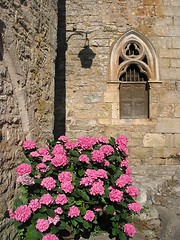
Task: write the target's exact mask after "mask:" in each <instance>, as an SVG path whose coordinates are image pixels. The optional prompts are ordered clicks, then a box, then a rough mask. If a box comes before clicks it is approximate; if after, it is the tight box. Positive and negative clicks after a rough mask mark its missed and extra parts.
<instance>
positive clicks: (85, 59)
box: [66, 29, 96, 68]
mask: <svg viewBox="0 0 180 240" xmlns="http://www.w3.org/2000/svg"><path fill="white" fill-rule="evenodd" d="M68 32H73V33H72V34H71V35H70V36H69V37H68V38H67V40H66V43H67V42H68V41H69V39H70V38H71V37H72V36H74V35H81V36H82V37H83V36H84V34H85V44H84V47H83V49H82V50H81V51H80V52H79V54H78V57H79V59H80V61H81V66H82V68H91V66H92V63H93V59H94V58H95V56H96V54H95V53H94V52H93V50H92V49H91V48H90V46H89V38H88V34H89V33H90V32H83V31H77V30H76V29H73V31H68Z"/></svg>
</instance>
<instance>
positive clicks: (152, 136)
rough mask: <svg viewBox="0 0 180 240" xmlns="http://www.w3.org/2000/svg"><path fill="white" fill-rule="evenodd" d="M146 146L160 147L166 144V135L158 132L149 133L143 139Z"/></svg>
mask: <svg viewBox="0 0 180 240" xmlns="http://www.w3.org/2000/svg"><path fill="white" fill-rule="evenodd" d="M143 144H144V147H158V146H161V147H162V146H164V144H165V136H164V135H163V134H157V133H147V134H146V135H145V136H144V139H143Z"/></svg>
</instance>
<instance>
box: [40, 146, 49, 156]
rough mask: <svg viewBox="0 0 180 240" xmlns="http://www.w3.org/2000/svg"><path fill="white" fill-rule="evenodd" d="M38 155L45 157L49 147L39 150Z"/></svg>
mask: <svg viewBox="0 0 180 240" xmlns="http://www.w3.org/2000/svg"><path fill="white" fill-rule="evenodd" d="M38 153H39V154H40V155H41V156H45V155H47V154H49V147H44V148H39V149H38Z"/></svg>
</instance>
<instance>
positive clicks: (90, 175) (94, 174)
mask: <svg viewBox="0 0 180 240" xmlns="http://www.w3.org/2000/svg"><path fill="white" fill-rule="evenodd" d="M85 176H87V177H88V178H91V179H93V180H96V179H97V170H94V169H87V170H86V172H85Z"/></svg>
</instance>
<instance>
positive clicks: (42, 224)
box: [36, 219, 50, 232]
mask: <svg viewBox="0 0 180 240" xmlns="http://www.w3.org/2000/svg"><path fill="white" fill-rule="evenodd" d="M49 226H50V224H49V221H48V220H46V219H38V220H37V223H36V229H37V230H38V231H40V232H45V231H46V230H48V228H49Z"/></svg>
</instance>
